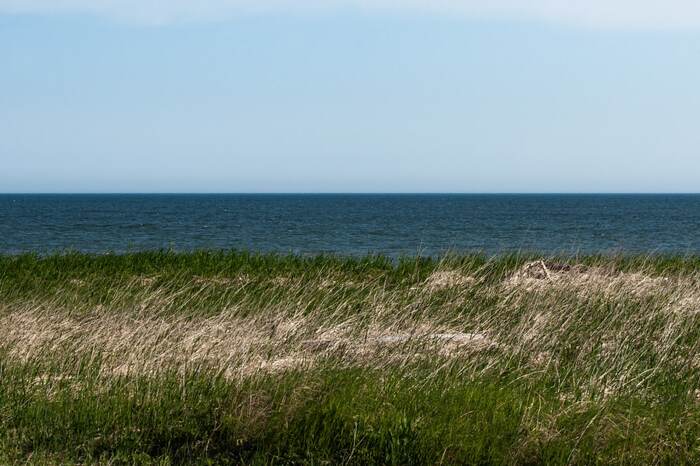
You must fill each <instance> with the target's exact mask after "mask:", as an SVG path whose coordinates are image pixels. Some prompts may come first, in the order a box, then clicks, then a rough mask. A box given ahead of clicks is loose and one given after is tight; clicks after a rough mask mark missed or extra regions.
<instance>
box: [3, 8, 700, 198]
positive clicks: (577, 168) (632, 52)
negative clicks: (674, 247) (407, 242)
mask: <svg viewBox="0 0 700 466" xmlns="http://www.w3.org/2000/svg"><path fill="white" fill-rule="evenodd" d="M676 1H677V2H679V5H678V6H676V7H675V8H676V10H678V9H681V8H682V5H681V3H682V0H676ZM132 3H133V2H132ZM221 3H222V4H224V3H225V2H221ZM239 3H240V4H238V3H236V2H229V3H227V4H225V5H224V7H221V8H220V9H216V8H213V7H212V9H211V10H206V11H190V10H188V9H187V8H184V7H182V8H180V9H179V10H173V11H169V10H167V8H166V9H164V10H162V11H161V10H158V8H156V6H153V5H151V6H153V11H150V10H148V11H144V12H139V14H134V12H133V10H129V9H128V8H127V6H128V5H126V3H124V5H125V6H124V8H118V6H119V5H120V2H119V1H117V0H113V1H111V2H108V1H104V2H97V3H96V4H98V5H106V6H105V7H104V9H103V10H100V9H95V8H93V9H89V8H87V7H85V6H83V5H81V4H80V1H79V0H75V1H73V2H68V1H66V2H58V3H57V4H60V5H67V6H66V7H65V8H48V7H47V6H46V5H48V4H49V3H48V2H42V1H34V2H33V3H32V2H29V4H30V5H32V8H20V7H19V5H20V3H18V2H14V3H13V2H12V1H11V0H10V1H8V0H0V166H1V167H2V169H1V170H0V192H698V191H700V13H698V12H697V11H695V12H689V13H688V15H687V16H686V15H683V14H681V13H682V11H680V12H679V11H675V10H674V12H673V14H672V15H666V16H663V15H657V16H659V18H660V19H659V22H658V24H657V23H654V14H652V13H653V12H651V11H649V12H644V11H643V12H641V13H640V12H635V14H634V15H628V16H625V15H624V14H623V13H624V10H623V9H620V11H617V12H608V13H607V14H606V11H607V10H601V12H595V11H589V12H585V14H583V13H581V14H580V15H579V16H576V15H573V16H571V15H568V13H567V15H568V16H567V15H565V14H556V12H549V11H544V12H543V11H541V10H537V11H536V12H534V13H533V12H528V11H524V10H522V9H518V8H511V9H508V8H505V7H504V8H503V10H504V12H502V11H499V12H498V13H497V14H496V13H492V12H479V14H476V13H474V12H472V11H466V12H465V11H463V10H460V8H456V7H454V5H452V4H451V3H450V2H449V1H446V2H444V5H446V6H445V7H444V8H442V9H427V8H418V7H415V8H405V9H402V8H387V7H386V6H385V5H379V7H376V8H375V7H370V6H371V5H370V6H368V5H364V4H363V5H360V6H357V5H356V6H355V7H353V6H352V5H351V2H347V4H345V3H342V2H336V3H338V4H339V6H337V7H327V8H323V9H318V8H312V7H306V8H300V9H297V8H294V7H292V6H284V5H285V4H286V3H285V2H281V1H280V2H278V4H282V6H281V7H280V6H277V7H275V8H272V7H271V8H269V9H268V10H267V11H257V10H256V11H248V10H251V9H252V8H248V10H246V9H245V8H244V7H245V2H239ZM331 3H332V2H331ZM359 3H362V2H359ZM366 3H367V2H366ZM413 3H415V4H418V3H420V2H418V1H416V2H413ZM502 3H504V4H506V3H508V2H507V1H505V0H504V1H503V2H502ZM594 3H595V2H594ZM115 5H116V6H115ZM182 5H186V3H185V2H180V6H182ZM348 5H350V6H348ZM450 5H451V6H450ZM601 5H602V3H601ZM55 10H56V11H55ZM691 13H692V14H691ZM215 17H218V18H217V19H216V20H215V19H214V18H215ZM696 19H698V21H695V20H696ZM696 23H697V24H696Z"/></svg>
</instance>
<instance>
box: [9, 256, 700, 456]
mask: <svg viewBox="0 0 700 466" xmlns="http://www.w3.org/2000/svg"><path fill="white" fill-rule="evenodd" d="M699 316H700V258H697V257H685V258H681V257H653V256H652V257H626V256H619V257H608V256H599V257H593V256H586V257H569V258H545V259H543V258H539V257H537V256H535V255H525V254H522V255H508V256H500V257H495V258H489V257H485V256H481V255H470V256H447V257H444V258H441V259H421V258H407V259H404V260H401V261H391V260H389V259H387V258H384V257H365V258H338V257H331V256H317V257H299V256H277V255H261V254H252V253H244V252H195V253H187V254H178V253H172V252H145V253H135V254H127V255H103V256H91V255H83V254H78V253H69V254H63V255H55V256H37V255H21V256H4V257H0V463H28V464H182V463H187V464H221V463H223V464H227V463H228V464H271V463H282V464H290V463H303V464H329V463H330V464H591V463H600V464H640V463H669V464H671V463H672V464H684V463H685V464H696V463H698V462H700V317H699Z"/></svg>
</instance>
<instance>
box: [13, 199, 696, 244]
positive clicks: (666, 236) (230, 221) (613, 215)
mask: <svg viewBox="0 0 700 466" xmlns="http://www.w3.org/2000/svg"><path fill="white" fill-rule="evenodd" d="M161 249H170V250H175V251H192V250H205V249H206V250H232V249H236V250H248V251H255V252H275V253H281V254H289V253H292V254H299V255H314V254H321V253H323V254H335V255H342V256H363V255H367V254H383V255H387V256H390V257H393V258H396V257H401V256H416V255H421V256H439V255H442V254H445V253H456V254H459V253H474V252H480V253H484V254H488V255H495V254H502V253H507V252H528V253H529V252H533V253H542V254H547V255H555V254H565V255H575V254H592V253H594V254H598V253H602V254H625V253H627V254H673V255H691V254H700V195H695V194H645V195H640V194H623V195H621V194H614V195H613V194H99V195H97V194H62V195H54V194H1V195H0V253H1V254H20V253H25V252H33V253H39V254H52V253H64V252H68V251H80V252H86V253H94V254H107V253H125V252H136V251H145V250H161Z"/></svg>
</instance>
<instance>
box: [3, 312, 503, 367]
mask: <svg viewBox="0 0 700 466" xmlns="http://www.w3.org/2000/svg"><path fill="white" fill-rule="evenodd" d="M362 325H363V322H362V321H361V320H353V319H349V320H346V321H344V322H340V323H337V324H334V325H330V324H325V325H324V323H323V322H322V321H321V320H319V319H318V318H314V317H309V316H292V317H289V316H286V317H285V316H277V317H274V316H261V317H250V318H241V317H237V316H235V315H232V314H228V313H222V314H219V315H216V316H214V317H209V318H190V319H186V318H172V317H170V318H155V317H148V316H129V315H118V314H114V313H105V312H100V311H96V312H94V313H91V314H89V315H84V316H79V317H78V316H68V315H65V314H62V313H49V312H36V311H26V312H12V313H9V314H6V315H4V316H3V317H2V318H0V329H2V330H0V333H1V334H2V337H3V347H4V348H5V349H6V350H7V356H8V357H9V358H11V359H14V360H18V361H29V360H41V359H42V358H47V357H56V355H62V356H63V357H64V361H65V363H66V364H67V365H70V364H81V363H82V361H83V360H84V359H88V360H92V361H99V364H100V366H101V370H102V372H103V373H104V374H105V375H110V374H112V375H128V374H139V375H149V374H156V373H158V372H161V371H164V370H173V369H174V370H179V369H185V368H193V367H207V368H213V369H215V370H217V371H219V372H220V373H222V374H224V375H226V376H227V377H231V378H234V377H242V376H248V375H252V374H256V373H259V372H261V371H262V372H278V371H284V370H290V369H309V368H311V367H312V366H313V365H314V364H315V363H316V362H317V361H318V360H319V359H322V358H325V357H334V358H338V359H340V360H344V361H345V362H347V363H350V364H365V365H373V366H377V365H382V364H385V363H387V358H386V356H388V353H404V352H407V351H409V349H410V351H412V352H414V353H439V354H445V355H454V356H456V355H457V354H458V353H460V350H466V349H469V350H471V351H474V350H480V349H484V348H486V347H488V346H489V345H490V342H489V341H488V339H487V337H486V336H484V335H481V334H466V333H461V332H455V331H454V330H451V329H447V328H445V327H444V326H436V325H432V324H430V323H416V325H415V327H414V328H411V329H409V328H406V323H405V322H403V323H402V324H401V325H392V323H390V322H386V323H384V324H382V325H378V324H377V323H374V324H372V325H370V326H369V327H367V328H361V327H362ZM393 356H395V354H394V355H392V357H393Z"/></svg>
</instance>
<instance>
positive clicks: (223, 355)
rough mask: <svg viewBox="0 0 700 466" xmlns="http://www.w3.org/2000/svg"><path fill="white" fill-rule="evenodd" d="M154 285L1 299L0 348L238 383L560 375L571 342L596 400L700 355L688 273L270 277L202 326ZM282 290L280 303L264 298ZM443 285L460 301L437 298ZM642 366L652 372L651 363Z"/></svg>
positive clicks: (241, 282) (446, 271)
mask: <svg viewBox="0 0 700 466" xmlns="http://www.w3.org/2000/svg"><path fill="white" fill-rule="evenodd" d="M250 282H251V280H250V278H249V277H247V276H240V277H233V278H226V277H213V278H211V277H210V278H206V279H205V278H203V277H194V278H193V284H194V286H195V287H197V288H195V289H196V290H201V289H205V290H206V289H207V288H208V287H210V286H211V287H233V288H235V289H241V287H243V289H244V291H245V287H246V286H247V284H248V283H250ZM155 283H156V280H155V277H136V278H135V279H134V280H130V281H129V282H128V284H127V288H125V289H123V290H116V291H115V293H114V296H115V298H114V299H115V302H121V301H118V299H119V297H120V296H123V295H130V296H132V297H133V298H134V299H135V302H134V303H133V305H132V306H131V307H130V308H129V309H119V308H115V305H114V304H111V303H109V302H106V303H104V304H103V305H100V306H98V307H95V308H93V309H88V310H84V309H83V310H82V311H81V312H74V311H72V310H70V309H65V308H62V307H60V306H58V305H56V304H55V303H54V302H52V301H51V300H48V301H46V302H37V303H32V304H28V303H11V304H10V303H5V304H3V305H2V309H0V341H1V342H2V343H0V346H2V347H3V348H5V349H6V350H7V357H8V358H11V359H15V360H17V361H28V360H33V361H40V360H42V359H43V358H52V359H54V360H55V359H56V358H60V359H61V360H62V361H63V362H62V364H63V366H64V367H65V369H66V372H67V373H69V372H72V371H75V370H76V367H75V366H76V365H80V364H83V362H84V361H85V360H88V361H99V364H100V367H101V371H102V373H103V374H104V375H105V376H113V375H126V374H141V375H148V374H156V373H159V372H161V371H164V370H176V371H178V370H185V369H192V368H196V367H207V368H210V369H214V370H216V371H218V372H219V373H221V374H223V375H225V376H226V377H229V378H241V377H248V376H251V375H255V374H260V373H270V372H280V371H287V370H308V369H311V368H313V367H315V366H316V365H317V364H320V363H324V362H329V361H332V362H333V363H334V364H347V365H360V366H367V367H380V368H381V367H384V366H386V365H390V364H393V365H395V364H406V363H407V362H411V361H420V360H434V361H440V362H439V364H442V365H445V364H447V365H452V366H454V367H458V368H459V370H460V371H463V372H464V373H465V374H470V373H471V374H474V373H477V372H480V371H487V370H491V369H494V370H496V369H498V368H499V367H505V366H509V367H512V366H515V367H517V368H519V370H520V371H521V372H522V373H523V374H528V373H537V372H538V371H542V370H546V369H552V370H555V371H556V370H558V369H557V368H558V367H559V366H560V365H561V364H562V358H564V357H566V358H571V357H572V356H570V355H567V354H568V353H567V351H569V350H568V349H567V348H570V347H571V345H575V355H574V360H573V364H574V365H575V367H576V370H577V371H578V373H579V374H581V378H580V381H579V383H580V384H581V387H580V388H581V390H582V391H583V392H590V393H593V392H597V393H603V394H605V395H606V396H608V395H613V394H615V393H620V392H623V391H626V390H627V391H629V390H635V389H639V387H641V386H643V384H644V381H645V380H648V379H649V378H650V377H653V376H654V374H655V372H656V371H658V370H660V369H659V367H660V366H659V365H660V364H666V365H677V366H678V367H691V368H697V367H698V363H697V361H700V347H696V346H691V347H687V345H686V346H684V344H682V342H684V341H686V340H690V338H689V337H688V335H690V334H691V333H692V332H693V331H694V328H695V326H696V325H697V324H698V319H699V318H700V315H699V314H698V310H700V281H699V280H697V279H696V278H695V277H693V276H688V275H686V276H674V277H658V276H653V275H650V274H646V273H644V272H643V271H639V272H634V273H622V272H616V271H613V270H607V269H604V268H602V267H582V266H564V265H557V264H548V263H545V262H542V261H538V262H534V263H530V264H526V265H525V266H524V267H522V268H521V269H519V270H517V271H516V272H515V273H512V274H510V275H509V276H507V277H505V278H504V279H503V280H502V281H501V282H495V283H493V282H492V283H490V284H485V283H484V282H483V280H481V279H480V278H479V277H474V276H471V275H468V274H465V273H464V272H463V271H461V270H459V269H450V268H446V267H443V268H442V269H440V270H438V271H436V272H434V273H432V274H431V275H429V276H428V278H427V279H426V280H425V281H424V282H423V283H422V284H421V285H420V286H419V287H404V288H401V287H399V288H396V289H387V288H386V287H385V286H384V285H383V284H382V283H381V282H380V281H368V282H360V281H350V280H348V279H347V278H343V277H341V276H338V277H335V276H327V277H326V276H318V277H314V278H313V279H308V280H301V279H299V277H291V276H285V277H278V278H274V279H271V281H270V293H271V294H270V298H269V299H266V297H265V295H263V297H257V298H255V299H253V298H250V299H251V301H250V302H248V301H246V299H243V300H242V301H239V302H238V304H236V305H235V306H232V305H231V304H229V303H226V302H221V303H220V304H219V306H220V308H217V309H213V310H212V311H213V312H212V313H211V315H210V316H207V317H202V316H200V317H197V316H193V315H189V314H187V313H183V314H182V315H181V316H178V314H177V313H172V312H164V311H163V309H165V308H166V307H168V306H171V305H172V304H173V303H174V302H176V300H178V299H182V296H183V294H184V293H187V292H189V291H187V289H179V288H174V287H170V288H168V287H167V284H163V283H161V281H160V280H159V281H158V286H157V287H154V285H155ZM280 289H281V290H283V291H284V292H286V293H287V295H286V296H288V297H289V298H285V297H284V296H285V295H278V294H274V295H273V294H272V293H273V292H274V293H278V292H279V290H280ZM349 289H352V290H355V291H357V290H359V291H362V294H358V295H354V294H352V293H351V294H348V290H349ZM448 289H450V290H455V291H456V292H455V293H447V294H445V295H444V296H443V295H436V294H435V292H436V291H440V290H448ZM275 290H278V291H275ZM475 290H476V291H475ZM461 291H470V293H462V292H461ZM200 292H201V291H195V292H194V293H195V294H193V295H192V297H189V298H187V300H185V301H184V303H185V304H184V305H183V306H185V307H186V306H187V305H188V302H190V301H189V300H194V299H198V296H199V295H198V294H197V293H200ZM473 292H474V293H473ZM280 296H281V297H280ZM358 296H361V297H358ZM435 298H440V300H438V301H435ZM652 298H653V299H652ZM312 300H313V301H314V302H316V303H317V304H316V305H314V306H312V307H309V306H308V303H309V302H311V301H312ZM483 303H489V304H488V305H484V304H483ZM645 358H646V359H645ZM648 360H652V361H658V362H657V363H656V366H652V367H649V366H648V365H645V364H646V363H645V362H644V361H648ZM569 363H571V362H569Z"/></svg>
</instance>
